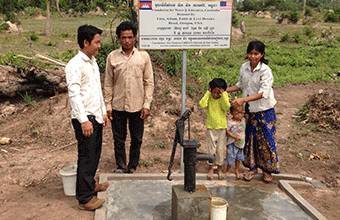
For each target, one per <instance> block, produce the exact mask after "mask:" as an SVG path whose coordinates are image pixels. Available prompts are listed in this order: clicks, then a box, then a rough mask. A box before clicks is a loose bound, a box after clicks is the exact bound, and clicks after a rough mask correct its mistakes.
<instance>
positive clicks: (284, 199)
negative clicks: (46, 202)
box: [94, 173, 326, 220]
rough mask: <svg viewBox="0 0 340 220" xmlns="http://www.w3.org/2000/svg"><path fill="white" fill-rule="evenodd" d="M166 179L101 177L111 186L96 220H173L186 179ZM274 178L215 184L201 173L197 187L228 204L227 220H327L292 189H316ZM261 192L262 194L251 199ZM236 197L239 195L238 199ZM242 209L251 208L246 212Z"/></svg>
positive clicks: (292, 178)
mask: <svg viewBox="0 0 340 220" xmlns="http://www.w3.org/2000/svg"><path fill="white" fill-rule="evenodd" d="M166 175H167V174H165V173H157V174H153V173H145V174H139V173H137V174H101V175H100V180H99V181H100V182H105V181H108V182H109V183H110V186H109V188H108V190H107V191H106V192H100V193H98V198H102V199H105V200H106V202H105V204H104V205H103V207H101V208H100V209H97V210H96V211H95V218H94V219H95V220H111V219H122V220H124V219H129V220H130V219H138V220H140V219H154V220H168V219H169V220H170V219H172V218H171V189H172V186H174V185H183V182H184V181H183V180H184V176H183V174H180V173H173V174H172V178H173V181H168V180H167V179H166ZM273 177H274V180H273V183H270V184H265V183H264V182H263V181H262V178H263V176H262V174H256V175H255V176H254V181H250V182H246V181H243V180H237V181H235V180H236V177H235V175H233V174H231V175H230V176H229V177H227V178H225V179H224V180H217V175H216V176H214V180H212V181H208V180H207V179H206V174H205V173H204V174H203V173H198V174H196V181H197V184H203V185H205V186H207V188H208V189H209V191H210V192H211V195H212V197H215V196H217V197H224V199H226V200H227V201H228V202H229V204H230V208H229V210H228V213H227V219H241V218H243V219H255V218H256V217H255V218H254V216H256V214H255V215H254V213H257V214H258V218H256V219H268V217H269V218H274V219H275V215H276V217H283V219H320V220H325V219H326V218H325V217H324V216H323V215H322V214H321V213H320V212H318V211H317V210H316V209H315V208H314V207H313V206H312V205H310V204H309V203H308V202H307V201H306V200H305V199H303V198H302V196H301V195H300V194H299V193H297V192H296V191H295V190H294V188H293V186H297V185H299V186H301V185H303V186H306V187H313V185H314V184H313V185H312V184H311V183H309V182H305V181H304V180H303V178H302V177H301V176H300V175H290V174H277V175H275V174H274V175H273ZM320 184H321V183H320ZM321 185H322V184H321ZM321 185H319V186H321ZM257 189H258V193H256V192H255V193H253V192H254V191H257ZM249 192H251V193H249ZM234 193H235V195H234ZM237 194H240V195H239V197H237ZM251 196H253V197H251ZM256 200H258V201H256ZM239 202H240V203H239ZM268 202H269V203H273V202H274V203H275V202H276V203H278V204H280V205H278V206H277V207H275V205H274V206H273V205H272V204H271V205H268V204H267V203H268ZM240 204H242V205H240ZM244 204H248V207H246V205H244ZM282 204H284V205H282ZM271 209H272V210H271ZM286 209H287V210H286ZM290 212H291V213H290ZM247 213H249V214H248V216H247ZM284 215H286V216H284ZM263 216H264V217H263ZM299 216H300V217H299ZM290 217H292V218H290ZM189 219H190V218H189ZM192 219H195V218H192ZM196 219H197V218H196Z"/></svg>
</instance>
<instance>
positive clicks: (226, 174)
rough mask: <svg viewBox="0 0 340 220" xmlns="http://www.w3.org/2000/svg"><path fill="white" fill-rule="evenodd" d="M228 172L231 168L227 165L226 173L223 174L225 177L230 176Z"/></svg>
mask: <svg viewBox="0 0 340 220" xmlns="http://www.w3.org/2000/svg"><path fill="white" fill-rule="evenodd" d="M230 170H231V166H230V165H229V164H228V165H227V172H226V173H225V176H226V177H228V176H229V175H230Z"/></svg>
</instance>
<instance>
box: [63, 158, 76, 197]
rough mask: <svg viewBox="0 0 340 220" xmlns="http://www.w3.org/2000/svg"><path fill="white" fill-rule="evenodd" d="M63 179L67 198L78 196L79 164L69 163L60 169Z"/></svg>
mask: <svg viewBox="0 0 340 220" xmlns="http://www.w3.org/2000/svg"><path fill="white" fill-rule="evenodd" d="M60 174H61V176H62V177H63V185H64V192H65V195H67V196H75V195H76V181H77V163H75V162H72V163H68V164H66V165H64V166H62V167H61V168H60Z"/></svg>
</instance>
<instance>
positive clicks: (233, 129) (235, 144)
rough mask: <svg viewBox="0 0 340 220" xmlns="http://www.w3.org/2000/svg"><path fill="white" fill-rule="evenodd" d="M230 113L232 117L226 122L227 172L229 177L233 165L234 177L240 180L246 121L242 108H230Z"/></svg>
mask: <svg viewBox="0 0 340 220" xmlns="http://www.w3.org/2000/svg"><path fill="white" fill-rule="evenodd" d="M230 113H231V115H232V116H233V117H232V118H231V119H229V120H228V129H227V131H226V133H227V136H228V141H227V149H228V153H227V159H226V163H227V172H226V176H229V175H230V170H231V166H232V165H234V164H235V175H236V177H237V178H238V179H240V178H242V174H241V173H240V171H239V168H240V163H241V161H244V154H243V148H244V143H245V129H246V120H245V118H244V113H243V107H242V105H239V106H231V107H230Z"/></svg>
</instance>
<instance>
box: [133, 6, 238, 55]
mask: <svg viewBox="0 0 340 220" xmlns="http://www.w3.org/2000/svg"><path fill="white" fill-rule="evenodd" d="M231 19H232V1H197V2H195V1H189V2H182V1H140V2H139V48H140V49H198V48H199V49H201V48H202V49H203V48H204V49H208V48H230V33H231Z"/></svg>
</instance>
